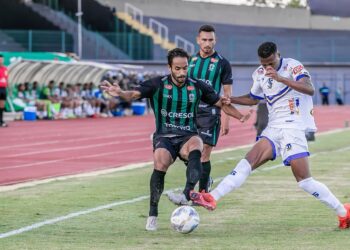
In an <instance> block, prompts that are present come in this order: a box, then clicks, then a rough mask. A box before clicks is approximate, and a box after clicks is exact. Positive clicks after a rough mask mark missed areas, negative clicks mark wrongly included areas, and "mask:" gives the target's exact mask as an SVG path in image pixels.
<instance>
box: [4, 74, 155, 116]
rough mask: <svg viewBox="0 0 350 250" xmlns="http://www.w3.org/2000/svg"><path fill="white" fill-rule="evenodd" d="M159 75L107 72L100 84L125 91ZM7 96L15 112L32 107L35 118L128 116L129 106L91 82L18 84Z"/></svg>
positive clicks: (130, 109) (130, 111) (129, 112)
mask: <svg viewBox="0 0 350 250" xmlns="http://www.w3.org/2000/svg"><path fill="white" fill-rule="evenodd" d="M161 74H162V73H161V72H144V73H137V72H127V71H122V72H109V73H108V74H106V75H105V76H104V77H103V79H101V82H102V81H103V80H108V81H110V82H118V83H119V85H120V86H121V88H123V89H125V90H129V89H133V88H134V87H135V86H137V85H138V84H140V82H142V81H145V80H148V79H150V78H152V77H155V76H157V75H161ZM10 95H11V96H12V103H13V106H14V107H15V109H16V110H17V111H24V110H25V109H26V108H28V107H35V110H36V116H37V118H38V119H68V118H82V117H91V118H94V117H113V116H121V115H132V108H131V106H132V104H131V103H128V102H125V101H123V100H121V99H120V98H118V97H112V96H109V95H108V94H106V93H104V92H102V91H101V89H100V88H99V86H98V85H95V84H94V83H92V82H85V83H76V84H70V83H65V82H55V81H50V82H48V83H38V82H25V83H18V84H15V85H14V86H13V87H12V90H11V92H10Z"/></svg>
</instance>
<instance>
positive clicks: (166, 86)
mask: <svg viewBox="0 0 350 250" xmlns="http://www.w3.org/2000/svg"><path fill="white" fill-rule="evenodd" d="M164 88H166V89H172V88H173V86H172V85H171V84H166V85H164Z"/></svg>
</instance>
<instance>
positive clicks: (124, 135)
mask: <svg viewBox="0 0 350 250" xmlns="http://www.w3.org/2000/svg"><path fill="white" fill-rule="evenodd" d="M148 134H149V133H145V132H142V133H127V134H122V135H115V136H113V135H104V136H95V137H86V138H80V139H69V140H66V139H62V140H55V141H43V142H36V143H27V144H16V145H12V146H3V147H0V150H2V149H5V150H7V149H10V148H21V147H33V146H40V145H51V144H57V143H69V142H81V141H91V140H99V139H110V140H112V139H113V138H118V139H120V138H121V137H130V136H135V135H139V136H140V135H145V136H147V135H148ZM62 136H63V135H60V137H62Z"/></svg>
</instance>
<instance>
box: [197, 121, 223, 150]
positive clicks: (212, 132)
mask: <svg viewBox="0 0 350 250" xmlns="http://www.w3.org/2000/svg"><path fill="white" fill-rule="evenodd" d="M220 125H221V116H218V115H209V116H203V117H197V129H198V134H199V136H200V137H201V138H202V140H203V143H204V144H207V145H210V146H213V147H215V146H216V144H217V143H218V139H219V135H220Z"/></svg>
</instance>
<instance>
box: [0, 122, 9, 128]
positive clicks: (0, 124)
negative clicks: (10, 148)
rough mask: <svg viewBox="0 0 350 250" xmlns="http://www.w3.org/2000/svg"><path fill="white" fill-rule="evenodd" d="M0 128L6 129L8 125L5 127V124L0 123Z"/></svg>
mask: <svg viewBox="0 0 350 250" xmlns="http://www.w3.org/2000/svg"><path fill="white" fill-rule="evenodd" d="M0 127H2V128H7V127H8V125H7V123H4V122H3V123H0Z"/></svg>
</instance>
